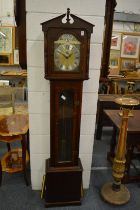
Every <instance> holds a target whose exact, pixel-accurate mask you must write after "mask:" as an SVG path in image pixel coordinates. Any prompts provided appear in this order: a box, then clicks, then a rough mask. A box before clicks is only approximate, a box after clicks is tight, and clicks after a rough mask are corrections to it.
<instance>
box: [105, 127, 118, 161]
mask: <svg viewBox="0 0 140 210" xmlns="http://www.w3.org/2000/svg"><path fill="white" fill-rule="evenodd" d="M116 135H117V128H116V126H113V133H112V137H111V141H110V151H109V152H108V153H107V160H108V161H110V162H111V163H112V161H113V159H114V157H115V147H116Z"/></svg>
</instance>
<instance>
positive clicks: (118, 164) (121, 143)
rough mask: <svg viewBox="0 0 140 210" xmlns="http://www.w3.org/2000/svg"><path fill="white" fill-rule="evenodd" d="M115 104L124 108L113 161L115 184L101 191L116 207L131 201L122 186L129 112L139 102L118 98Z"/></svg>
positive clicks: (105, 198)
mask: <svg viewBox="0 0 140 210" xmlns="http://www.w3.org/2000/svg"><path fill="white" fill-rule="evenodd" d="M115 102H116V103H117V104H120V105H121V107H122V119H121V125H120V132H119V139H118V144H117V148H116V155H115V158H114V161H113V173H112V175H113V178H114V181H113V183H112V182H110V183H106V184H105V185H103V187H102V189H101V195H102V197H103V199H104V200H105V201H107V202H108V203H111V204H115V205H122V204H125V203H127V202H128V201H129V199H130V193H129V191H128V189H127V187H126V186H125V185H123V184H121V180H122V178H123V176H124V173H125V162H126V159H125V153H126V140H127V128H128V118H129V112H130V110H131V109H132V107H134V106H136V105H138V104H139V101H138V100H136V99H133V98H129V97H121V98H116V99H115Z"/></svg>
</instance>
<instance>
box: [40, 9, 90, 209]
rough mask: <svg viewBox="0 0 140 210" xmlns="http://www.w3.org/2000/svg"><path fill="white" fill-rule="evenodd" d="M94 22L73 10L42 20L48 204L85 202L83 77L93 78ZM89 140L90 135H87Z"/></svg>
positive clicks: (85, 78)
mask: <svg viewBox="0 0 140 210" xmlns="http://www.w3.org/2000/svg"><path fill="white" fill-rule="evenodd" d="M93 26H94V25H93V24H91V23H89V22H87V21H85V20H83V19H81V18H79V17H77V16H75V15H73V14H70V10H69V9H67V14H63V15H61V16H58V17H56V18H53V19H51V20H49V21H46V22H44V23H42V30H43V32H44V57H45V78H46V79H48V80H50V93H51V94H50V95H51V96H50V98H51V100H50V115H51V117H50V125H51V126H50V129H51V131H50V145H51V148H50V158H49V159H47V160H46V183H45V185H46V192H45V202H46V206H57V205H69V204H80V203H81V187H82V171H83V168H82V164H81V161H80V159H79V138H80V122H81V104H82V86H83V80H87V79H88V78H89V76H88V73H89V51H90V37H91V33H92V31H93ZM85 141H86V139H85Z"/></svg>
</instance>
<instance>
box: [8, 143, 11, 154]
mask: <svg viewBox="0 0 140 210" xmlns="http://www.w3.org/2000/svg"><path fill="white" fill-rule="evenodd" d="M7 149H8V152H10V151H11V146H10V143H7Z"/></svg>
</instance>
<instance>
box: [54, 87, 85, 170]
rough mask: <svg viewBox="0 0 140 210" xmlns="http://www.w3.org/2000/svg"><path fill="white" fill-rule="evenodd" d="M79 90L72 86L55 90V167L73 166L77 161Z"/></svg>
mask: <svg viewBox="0 0 140 210" xmlns="http://www.w3.org/2000/svg"><path fill="white" fill-rule="evenodd" d="M80 92H81V90H80V91H79V88H78V89H77V87H73V84H71V85H70V84H67V86H66V85H65V86H64V87H62V86H61V85H60V86H59V87H58V86H56V88H55V105H54V108H55V110H54V113H55V115H54V116H55V121H54V130H53V131H54V141H53V142H54V145H53V148H54V150H55V151H53V153H55V155H54V158H55V160H54V162H55V163H54V164H55V165H64V166H68V165H75V164H77V161H78V153H79V136H80V116H81V93H80Z"/></svg>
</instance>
